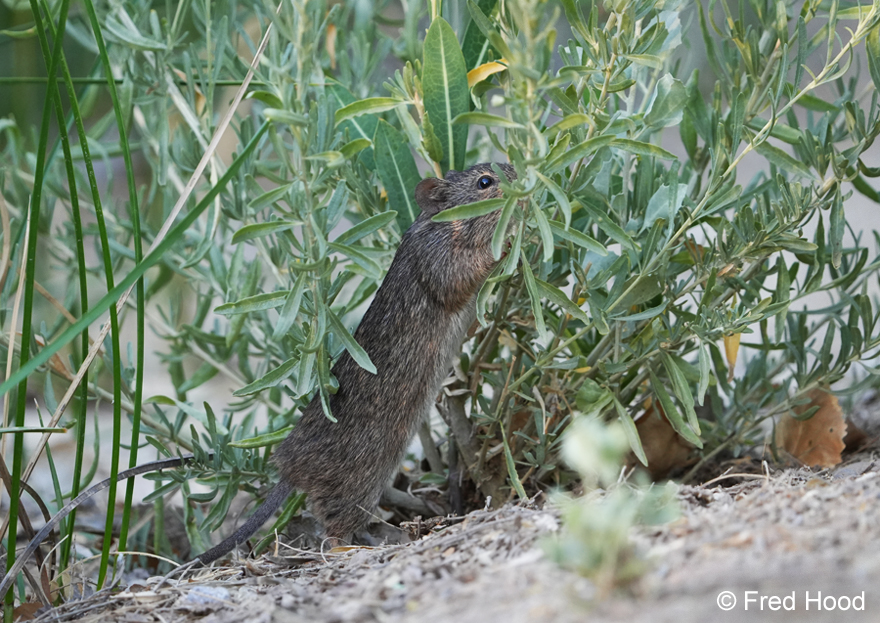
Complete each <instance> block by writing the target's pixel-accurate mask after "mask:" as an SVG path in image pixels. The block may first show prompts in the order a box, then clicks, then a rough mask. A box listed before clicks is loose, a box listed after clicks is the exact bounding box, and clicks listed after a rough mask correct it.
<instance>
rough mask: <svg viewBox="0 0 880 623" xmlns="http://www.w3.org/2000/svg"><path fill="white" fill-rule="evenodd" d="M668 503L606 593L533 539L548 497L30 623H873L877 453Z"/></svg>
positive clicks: (733, 481)
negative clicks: (638, 569) (634, 559)
mask: <svg viewBox="0 0 880 623" xmlns="http://www.w3.org/2000/svg"><path fill="white" fill-rule="evenodd" d="M678 497H679V499H680V503H681V510H682V514H681V517H680V518H679V519H678V520H676V521H674V522H673V523H671V524H667V525H665V526H662V527H659V528H656V527H655V528H649V529H640V530H639V531H638V532H637V533H636V534H634V535H633V538H634V540H635V542H636V544H637V546H638V548H639V550H640V552H641V553H642V555H643V556H644V557H646V558H647V560H649V561H650V566H649V570H648V571H647V572H646V573H645V575H644V576H642V577H641V578H640V580H638V581H637V582H636V583H635V584H634V585H632V586H630V587H629V588H627V589H626V590H618V591H616V592H613V593H611V594H610V595H600V594H599V591H597V589H596V586H595V585H594V584H593V583H592V582H591V581H590V580H589V579H587V578H584V577H581V576H579V575H577V574H575V573H572V572H569V571H566V570H563V569H561V568H559V567H557V566H556V565H555V564H553V563H552V562H550V561H548V560H547V559H546V558H545V557H544V554H543V550H542V549H541V546H540V542H541V539H542V538H544V537H545V536H547V535H552V534H553V533H555V532H556V531H558V530H560V529H562V528H561V525H560V521H559V512H558V509H555V508H552V507H551V506H550V505H549V504H546V505H545V507H544V508H543V509H539V508H536V507H523V506H507V507H505V508H503V509H501V510H499V511H477V512H473V513H471V514H470V515H468V516H467V517H466V518H464V520H462V521H457V522H454V523H449V524H446V525H444V526H442V527H439V528H438V529H436V530H434V531H433V532H431V533H430V534H428V535H427V536H425V537H423V538H421V539H419V540H417V541H415V542H413V543H409V544H406V545H390V546H383V547H377V548H354V549H349V550H348V551H345V552H341V553H335V554H331V553H325V554H323V555H322V554H320V553H315V552H314V551H297V550H293V549H283V548H280V549H279V550H278V552H277V556H264V557H263V558H260V559H258V560H256V561H253V560H252V561H239V562H236V563H230V564H227V565H226V566H220V567H217V566H215V567H214V568H210V569H202V570H198V571H195V572H192V573H190V575H189V576H187V577H186V579H183V580H180V579H171V580H163V579H162V578H159V577H156V578H149V579H145V580H142V581H137V582H135V583H133V584H131V585H130V586H128V587H127V590H124V591H123V592H119V589H118V587H117V590H116V592H105V593H99V594H96V595H92V596H91V597H88V598H86V599H83V600H80V601H73V602H70V603H68V604H67V605H65V606H64V607H62V608H59V609H56V610H55V611H53V612H51V613H50V612H46V613H43V614H42V616H41V617H40V620H45V621H67V620H74V619H77V620H80V621H101V622H104V621H121V622H131V623H136V622H138V623H139V622H144V623H147V622H149V623H152V622H156V623H181V622H191V621H200V622H202V623H233V622H234V623H241V622H243V621H248V622H254V623H270V622H278V623H299V622H303V623H304V622H306V621H314V622H319V623H337V622H338V623H343V622H360V621H377V622H382V623H384V622H392V621H393V622H410V621H420V622H421V621H431V622H438V623H439V622H446V621H450V622H452V621H455V622H456V623H459V622H469V621H475V622H479V623H517V622H520V621H522V622H529V623H534V622H536V621H563V622H568V621H587V620H589V621H627V622H628V623H635V622H641V621H646V622H647V621H651V622H652V623H653V622H657V621H675V622H676V623H689V622H696V621H706V620H713V621H714V620H718V621H764V620H772V621H795V620H798V621H804V620H806V621H834V622H839V621H880V452H878V451H876V450H874V451H868V452H862V453H860V454H858V455H855V456H852V457H850V458H849V460H848V461H847V462H845V463H844V464H842V465H840V466H838V467H837V468H835V469H833V470H825V471H815V470H809V469H789V470H783V471H779V472H777V473H770V474H769V475H768V474H765V475H751V476H747V477H733V476H729V477H725V478H722V479H720V480H718V482H716V483H712V484H711V485H710V486H698V487H695V486H683V487H681V488H680V491H679V496H678ZM724 591H729V594H724ZM774 598H775V599H774ZM721 606H725V607H729V609H727V610H724V609H722V607H721ZM832 607H833V608H834V609H830V608H832ZM788 608H792V609H788ZM843 608H848V609H846V610H844V609H843Z"/></svg>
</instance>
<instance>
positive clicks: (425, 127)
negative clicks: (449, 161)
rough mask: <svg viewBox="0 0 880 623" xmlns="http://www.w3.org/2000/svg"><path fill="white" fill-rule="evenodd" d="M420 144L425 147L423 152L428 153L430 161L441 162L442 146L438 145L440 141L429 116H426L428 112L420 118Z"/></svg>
mask: <svg viewBox="0 0 880 623" xmlns="http://www.w3.org/2000/svg"><path fill="white" fill-rule="evenodd" d="M459 116H461V115H459ZM456 118H457V117H456ZM422 144H423V145H424V146H425V151H427V152H428V157H429V158H430V159H431V160H433V161H434V162H440V161H441V160H443V145H441V144H440V139H439V138H438V137H437V133H436V132H435V131H434V126H433V125H432V124H431V115H429V114H428V111H425V114H424V116H423V117H422Z"/></svg>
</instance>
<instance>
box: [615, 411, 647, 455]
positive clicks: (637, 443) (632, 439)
mask: <svg viewBox="0 0 880 623" xmlns="http://www.w3.org/2000/svg"><path fill="white" fill-rule="evenodd" d="M614 409H615V411H617V419H618V420H619V421H620V424H621V425H622V426H623V432H624V433H626V440H627V441H628V442H629V447H630V449H631V450H632V451H633V454H635V455H636V458H637V459H638V460H639V462H640V463H641V464H642V465H644V466H645V467H647V466H648V457H646V456H645V449H644V448H643V447H642V440H641V438H640V437H639V430H638V429H637V428H636V423H635V422H633V419H632V417H630V415H629V413H627V412H626V409H624V408H623V405H622V404H620V401H619V400H618V399H617V398H616V397H614Z"/></svg>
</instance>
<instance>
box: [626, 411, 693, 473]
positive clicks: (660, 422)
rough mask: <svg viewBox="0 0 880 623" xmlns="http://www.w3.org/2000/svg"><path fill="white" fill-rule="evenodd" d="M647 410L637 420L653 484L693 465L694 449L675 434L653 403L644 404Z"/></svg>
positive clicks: (637, 427)
mask: <svg viewBox="0 0 880 623" xmlns="http://www.w3.org/2000/svg"><path fill="white" fill-rule="evenodd" d="M645 407H646V408H645V413H644V414H642V417H640V418H639V419H638V420H636V430H638V432H639V438H640V439H641V440H642V448H643V449H644V451H645V458H646V459H648V467H647V470H648V472H650V474H651V477H652V478H653V479H654V480H659V479H661V478H663V477H664V476H666V475H667V474H668V473H669V472H671V471H672V470H673V469H676V468H678V467H684V466H685V465H688V464H689V463H690V462H692V461H691V452H692V451H693V447H692V446H691V445H690V444H689V443H688V442H686V441H685V440H684V439H682V437H681V435H679V434H678V433H676V432H675V430H674V429H673V428H672V425H671V424H670V423H669V420H667V419H666V416H665V415H664V414H663V412H662V410H661V409H660V408H659V407H658V408H654V406H653V405H652V404H651V401H650V400H646V401H645ZM634 460H635V459H634Z"/></svg>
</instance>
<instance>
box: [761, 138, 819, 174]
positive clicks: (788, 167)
mask: <svg viewBox="0 0 880 623" xmlns="http://www.w3.org/2000/svg"><path fill="white" fill-rule="evenodd" d="M755 151H757V152H758V153H759V154H761V155H762V156H764V158H766V159H767V160H768V161H769V162H770V163H771V164H775V165H776V166H777V167H779V168H780V169H783V170H785V171H788V172H789V173H793V174H795V175H800V176H801V177H812V173H810V169H809V168H807V166H806V165H804V164H803V163H801V162H798V161H797V160H795V159H794V158H792V157H791V156H789V155H788V154H787V153H785V152H784V151H782V150H781V149H779V148H778V147H775V146H773V145H771V144H770V143H768V142H767V141H764V142H762V143H760V144H759V145H758V146H757V147H755Z"/></svg>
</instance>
